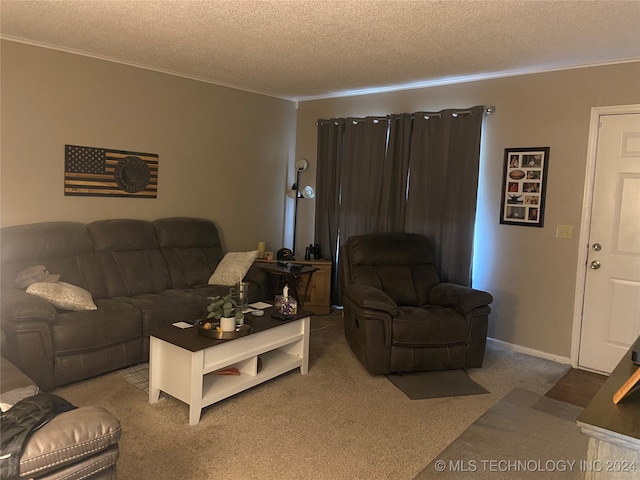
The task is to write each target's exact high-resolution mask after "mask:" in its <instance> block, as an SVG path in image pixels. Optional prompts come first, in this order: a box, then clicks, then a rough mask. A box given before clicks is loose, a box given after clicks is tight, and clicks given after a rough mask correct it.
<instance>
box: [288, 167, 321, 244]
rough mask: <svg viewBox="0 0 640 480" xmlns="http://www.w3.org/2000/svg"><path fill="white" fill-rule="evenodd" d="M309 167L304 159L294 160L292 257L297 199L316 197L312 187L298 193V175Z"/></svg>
mask: <svg viewBox="0 0 640 480" xmlns="http://www.w3.org/2000/svg"><path fill="white" fill-rule="evenodd" d="M308 167H309V162H307V161H306V160H305V159H304V158H301V159H300V160H296V183H294V184H293V185H292V186H291V190H293V191H294V192H295V204H294V207H293V248H292V249H291V251H292V252H293V255H294V256H295V254H296V227H297V223H298V199H300V198H308V199H312V198H314V197H315V196H316V192H315V191H314V190H313V187H310V186H309V185H307V186H306V187H304V188H303V189H302V191H300V173H301V172H304V171H305V170H306V169H307V168H308Z"/></svg>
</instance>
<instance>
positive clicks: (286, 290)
mask: <svg viewBox="0 0 640 480" xmlns="http://www.w3.org/2000/svg"><path fill="white" fill-rule="evenodd" d="M282 296H283V297H284V298H287V297H288V296H289V287H288V286H287V285H285V286H284V288H283V289H282Z"/></svg>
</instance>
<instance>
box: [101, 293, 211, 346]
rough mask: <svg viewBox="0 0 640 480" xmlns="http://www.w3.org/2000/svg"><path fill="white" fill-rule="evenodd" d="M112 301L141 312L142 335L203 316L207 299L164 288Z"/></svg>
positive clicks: (145, 335)
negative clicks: (155, 291)
mask: <svg viewBox="0 0 640 480" xmlns="http://www.w3.org/2000/svg"><path fill="white" fill-rule="evenodd" d="M113 300H114V301H117V302H121V303H123V304H127V305H131V306H134V307H135V308H136V309H138V310H139V311H140V312H141V314H142V329H141V331H142V336H143V337H148V336H149V332H150V331H151V330H153V329H156V328H158V327H163V326H166V325H170V324H172V323H174V322H179V321H185V322H193V321H195V320H200V319H202V318H204V315H205V313H206V309H207V305H208V304H209V302H208V301H206V300H205V299H203V298H202V297H201V296H199V295H196V294H195V293H190V292H188V291H182V290H164V291H162V292H158V293H147V294H143V295H136V296H133V297H116V298H114V299H113Z"/></svg>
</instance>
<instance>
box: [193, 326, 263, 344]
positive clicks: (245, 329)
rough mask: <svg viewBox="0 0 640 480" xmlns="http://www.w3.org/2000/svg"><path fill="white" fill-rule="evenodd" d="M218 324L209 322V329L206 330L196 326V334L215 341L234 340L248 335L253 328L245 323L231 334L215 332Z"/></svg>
mask: <svg viewBox="0 0 640 480" xmlns="http://www.w3.org/2000/svg"><path fill="white" fill-rule="evenodd" d="M219 325H220V324H219V323H217V322H211V329H209V330H207V329H206V328H203V327H202V324H201V323H199V324H198V333H199V334H200V335H202V336H203V337H208V338H214V339H216V340H233V339H234V338H240V337H244V336H245V335H249V334H250V333H251V332H252V331H253V326H252V325H251V324H248V323H245V324H244V325H241V326H239V327H236V329H235V331H233V332H222V331H218V330H216V327H218V326H219Z"/></svg>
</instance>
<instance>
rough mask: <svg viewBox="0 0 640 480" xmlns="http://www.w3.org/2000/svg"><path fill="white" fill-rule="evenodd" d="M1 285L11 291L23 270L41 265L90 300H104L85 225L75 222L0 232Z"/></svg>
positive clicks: (39, 225) (36, 224) (98, 272)
mask: <svg viewBox="0 0 640 480" xmlns="http://www.w3.org/2000/svg"><path fill="white" fill-rule="evenodd" d="M0 244H1V245H2V248H1V249H0V255H1V258H2V269H1V270H0V274H1V275H2V277H1V279H2V280H1V281H2V286H3V287H12V286H14V284H15V280H16V277H17V276H18V274H19V273H20V272H21V271H23V270H24V269H25V268H27V267H30V266H34V265H44V266H45V267H46V269H47V270H48V271H49V272H51V273H52V274H59V275H60V280H62V281H63V282H67V283H70V284H72V285H77V286H79V287H82V288H84V289H86V290H88V291H89V292H91V294H92V295H93V298H94V299H95V298H104V297H105V295H106V291H105V287H104V283H103V281H102V276H101V273H100V270H99V269H98V264H97V262H96V258H95V256H94V253H93V244H92V243H91V238H90V237H89V233H88V231H87V228H86V227H85V225H83V224H81V223H77V222H45V223H35V224H30V225H16V226H12V227H3V228H2V229H0Z"/></svg>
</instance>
